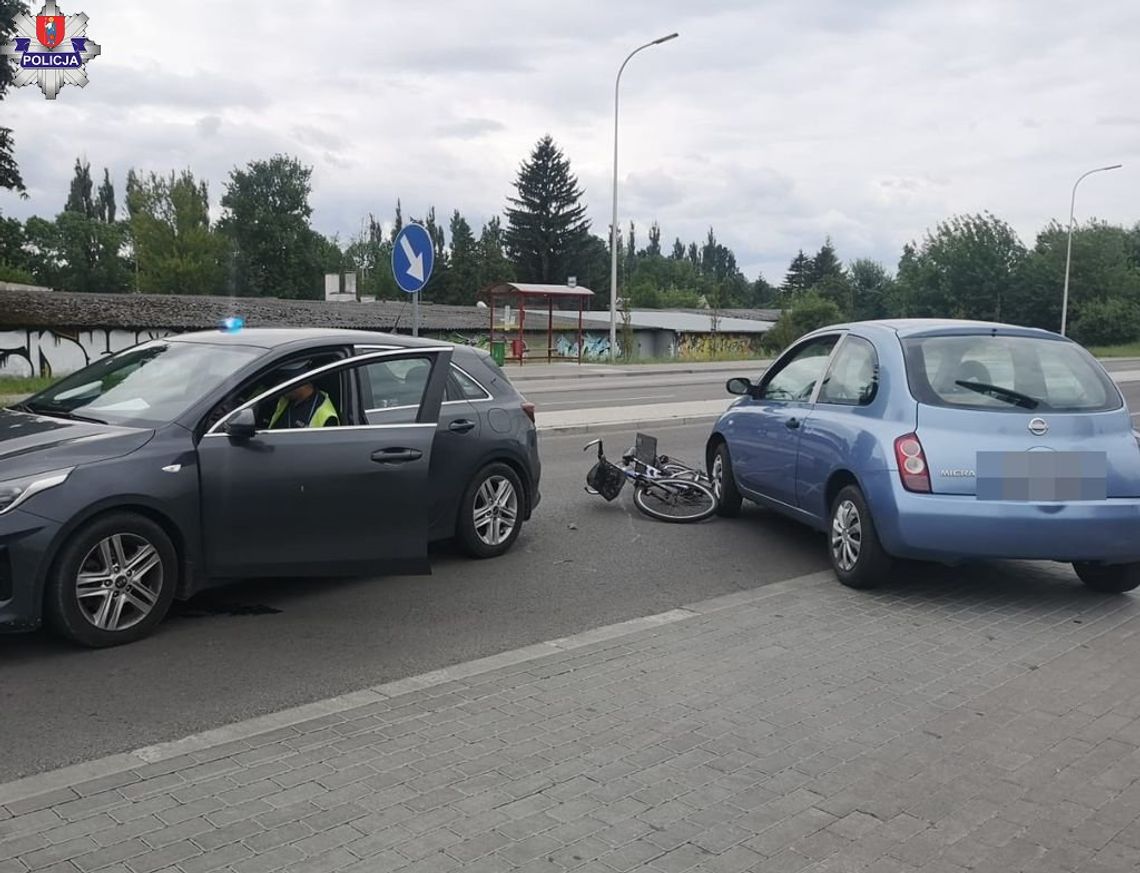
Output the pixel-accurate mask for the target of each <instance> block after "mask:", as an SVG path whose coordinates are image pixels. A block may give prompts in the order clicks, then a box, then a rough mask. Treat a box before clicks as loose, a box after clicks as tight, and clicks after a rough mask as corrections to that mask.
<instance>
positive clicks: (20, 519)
mask: <svg viewBox="0 0 1140 873" xmlns="http://www.w3.org/2000/svg"><path fill="white" fill-rule="evenodd" d="M298 366H300V369H299V370H298V369H297V367H298ZM283 373H289V374H291V375H290V377H289V378H288V379H287V380H286V381H283V379H282V374H283ZM293 374H297V375H293ZM305 382H309V383H311V384H313V385H314V386H315V387H316V388H317V389H318V390H319V391H323V392H325V393H326V394H327V395H328V397H329V399H330V400H331V401H332V403H333V405H334V406H335V408H336V414H337V420H336V424H335V426H326V427H319V428H317V427H297V428H288V429H269V426H270V423H271V420H272V419H273V417H274V413H275V411H276V409H277V405H278V399H279V398H280V397H281V396H282V395H283V394H284V393H285V392H287V391H289V390H291V389H292V388H295V387H296V386H297V385H299V384H304V383H305ZM540 471H541V466H540V463H539V457H538V441H537V433H536V430H535V426H534V407H533V406H532V405H531V404H529V403H527V402H526V400H525V398H523V396H522V395H521V394H519V392H518V391H517V390H515V388H514V387H513V386H512V385H511V383H510V381H509V379H508V378H507V376H506V374H504V373H503V371H502V370H501V369H500V368H499V367H498V366H497V365H496V364H495V363H494V361H493V360H492V359H491V357H490V356H489V355H488V354H486V353H485V352H482V351H480V350H477V349H473V348H469V347H466V346H453V345H451V344H447V343H438V342H433V341H430V340H424V339H413V338H410V337H406V336H394V335H387V334H380V333H368V332H361V331H321V330H277V329H246V330H238V331H226V330H220V331H218V332H204V333H194V334H185V335H182V336H177V337H169V338H166V339H161V340H153V341H150V342H146V343H143V344H141V345H139V346H135V347H134V348H131V349H128V350H126V351H123V352H119V353H117V354H115V355H112V356H109V357H107V358H104V359H102V360H100V361H98V362H96V363H94V364H92V365H90V366H89V367H87V368H85V369H83V370H81V371H79V372H77V373H74V374H72V375H70V376H68V377H66V378H65V379H63V380H61V381H60V382H58V383H56V384H55V385H53V386H52V387H51V388H49V389H47V390H46V391H43V392H41V393H40V394H37V395H36V396H34V397H32V398H30V399H29V400H27V401H25V402H24V403H21V404H19V405H18V406H15V407H12V408H10V409H6V410H0V630H30V629H33V628H36V627H38V626H39V625H40V624H41V622H42V621H44V620H45V619H46V620H47V621H48V622H49V623H50V624H51V625H52V626H53V627H54V628H55V629H56V630H58V631H60V632H61V633H63V634H64V635H66V636H68V637H70V638H71V639H73V640H76V641H77V642H80V643H82V644H85V645H89V646H106V645H114V644H117V643H123V642H129V641H132V640H135V639H138V638H139V637H141V636H144V635H145V634H147V633H149V632H150V631H151V630H153V628H154V627H155V625H157V624H158V623H159V622H160V621H161V620H162V617H163V616H164V615H165V613H166V612H167V610H168V609H169V607H170V604H171V602H172V601H173V600H174V599H175V598H186V597H189V596H190V595H192V594H194V593H196V592H198V591H200V590H202V589H203V588H206V587H208V586H210V585H213V584H217V583H218V582H220V581H222V580H225V579H228V578H246V577H254V576H318V575H322V576H328V575H361V574H372V573H381V572H402V573H416V574H423V573H430V563H429V560H428V543H429V542H431V541H436V540H443V539H452V538H454V539H455V540H457V541H458V542H459V543H460V544H461V545H462V547H463V548H464V550H465V551H466V552H468V553H469V554H470V555H472V556H474V557H480V558H487V557H494V556H497V555H500V554H502V553H503V552H505V551H506V550H507V549H509V548H510V547H511V545H512V544H513V543H514V542H515V540H516V538H517V537H518V535H519V532H520V530H521V528H522V524H523V522H524V521H525V520H527V519H529V518H530V515H531V512H532V511H533V510H534V508H535V506H537V504H538V502H539V476H540Z"/></svg>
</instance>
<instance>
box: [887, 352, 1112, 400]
mask: <svg viewBox="0 0 1140 873" xmlns="http://www.w3.org/2000/svg"><path fill="white" fill-rule="evenodd" d="M903 349H904V350H905V352H906V360H907V379H908V381H909V383H910V387H911V391H912V392H913V393H914V396H915V397H916V398H917V399H918V400H919V401H920V402H922V403H928V404H931V405H934V406H951V407H964V408H970V409H987V410H994V411H1002V412H1008V411H1012V412H1019V411H1020V412H1026V411H1029V410H1039V411H1040V410H1048V411H1053V412H1096V411H1103V410H1109V409H1118V408H1119V407H1120V405H1121V399H1120V394H1119V392H1118V391H1117V390H1116V387H1115V386H1114V385H1113V383H1112V381H1111V379H1110V378H1109V377H1108V376H1107V375H1106V374H1105V373H1104V371H1103V369H1102V368H1101V367H1100V366H1099V365H1098V364H1097V363H1096V361H1095V360H1094V359H1093V358H1092V356H1091V355H1090V354H1089V353H1088V352H1086V351H1085V350H1084V349H1082V348H1081V347H1080V346H1077V345H1074V344H1073V343H1069V342H1064V341H1062V340H1051V339H1045V338H1041V337H1028V336H993V335H989V334H987V335H985V336H926V337H910V338H907V339H905V340H903Z"/></svg>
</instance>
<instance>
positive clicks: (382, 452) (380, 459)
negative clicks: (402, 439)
mask: <svg viewBox="0 0 1140 873" xmlns="http://www.w3.org/2000/svg"><path fill="white" fill-rule="evenodd" d="M423 456H424V453H423V452H421V451H420V450H419V449H378V450H376V451H375V452H373V453H372V460H373V461H375V462H376V463H377V464H406V463H408V462H409V461H418V460H419V459H420V458H422V457H423Z"/></svg>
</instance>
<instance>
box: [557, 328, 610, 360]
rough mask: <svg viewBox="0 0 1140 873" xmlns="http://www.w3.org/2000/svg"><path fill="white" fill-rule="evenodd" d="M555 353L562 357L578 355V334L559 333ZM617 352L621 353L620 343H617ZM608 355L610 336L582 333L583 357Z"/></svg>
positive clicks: (604, 356)
mask: <svg viewBox="0 0 1140 873" xmlns="http://www.w3.org/2000/svg"><path fill="white" fill-rule="evenodd" d="M555 348H556V349H557V354H558V355H559V356H561V357H563V358H577V357H578V335H577V334H560V335H559V337H558V341H557V342H556V343H555ZM618 354H621V343H618ZM609 355H610V337H609V334H606V333H591V332H586V333H583V334H582V357H583V358H608V357H609Z"/></svg>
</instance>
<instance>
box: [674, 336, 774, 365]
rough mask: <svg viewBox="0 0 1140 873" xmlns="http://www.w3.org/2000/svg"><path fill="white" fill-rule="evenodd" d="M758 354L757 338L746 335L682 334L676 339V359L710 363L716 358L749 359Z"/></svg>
mask: <svg viewBox="0 0 1140 873" xmlns="http://www.w3.org/2000/svg"><path fill="white" fill-rule="evenodd" d="M758 353H759V338H756V339H753V338H752V337H751V336H747V335H732V334H724V333H718V334H709V333H683V334H681V335H680V336H678V337H677V357H678V358H681V359H682V360H686V361H710V360H714V359H715V358H718V357H727V356H732V357H741V358H750V357H753V356H755V355H757V354H758Z"/></svg>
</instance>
